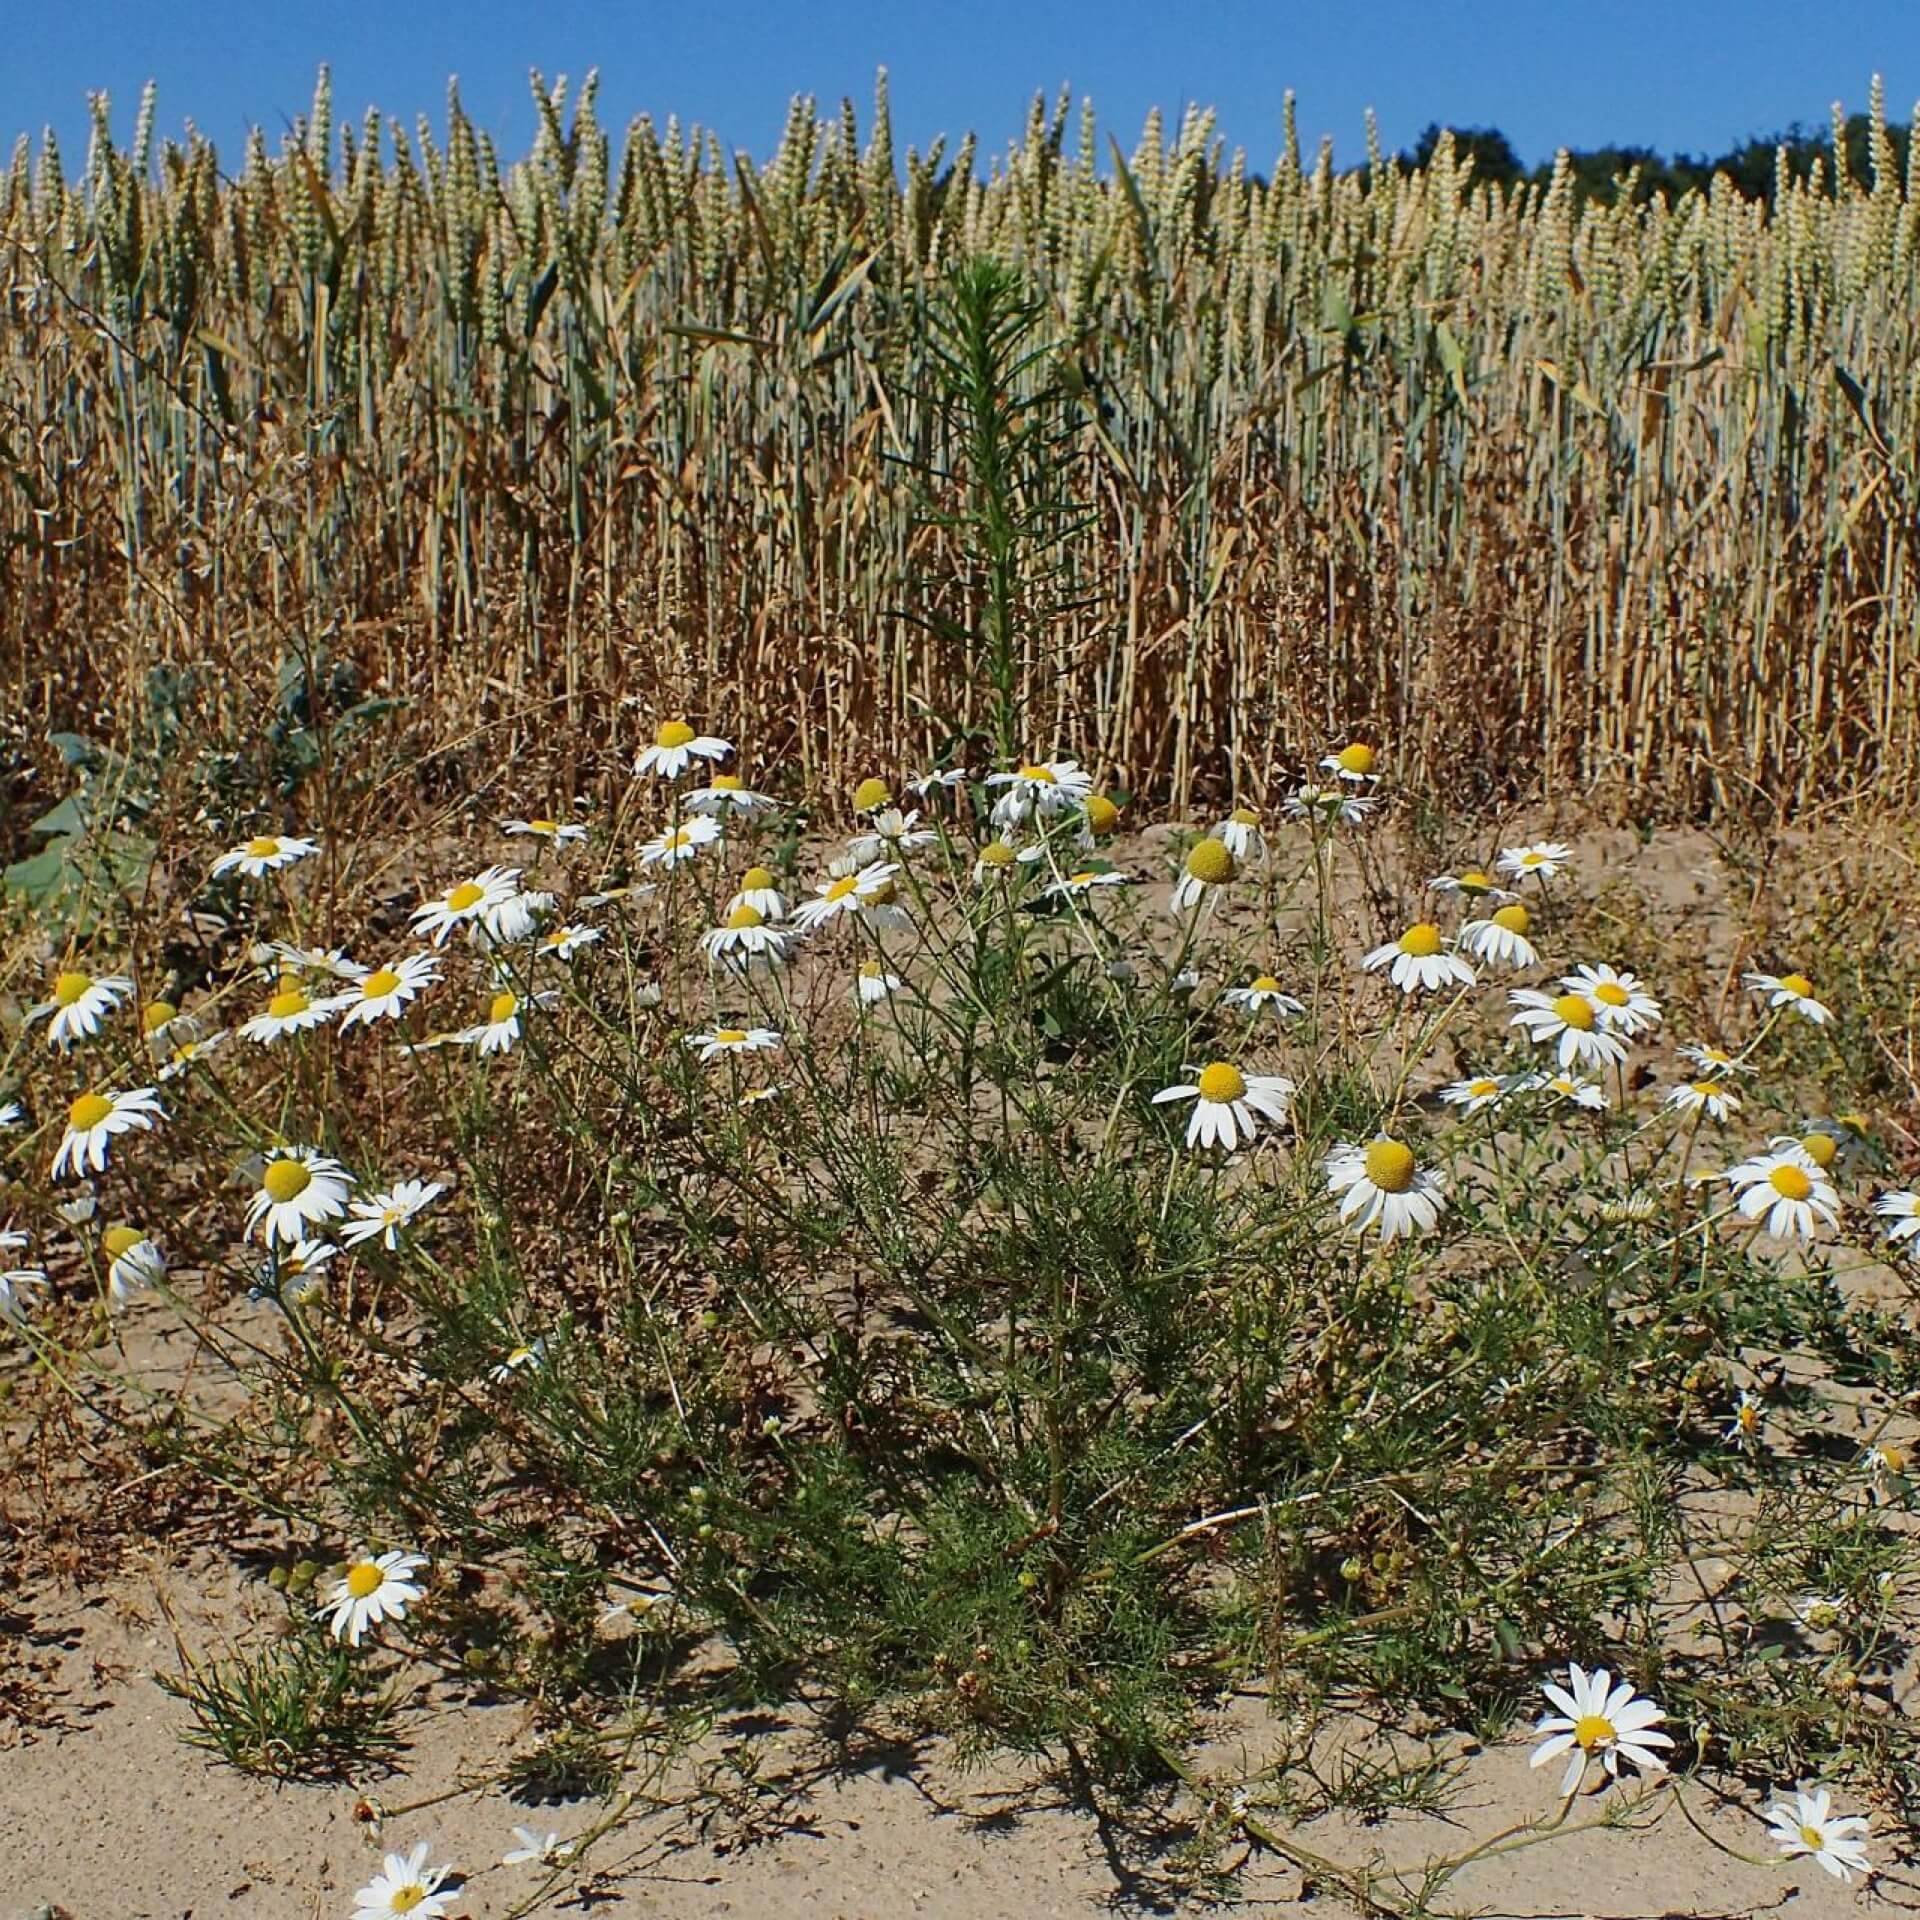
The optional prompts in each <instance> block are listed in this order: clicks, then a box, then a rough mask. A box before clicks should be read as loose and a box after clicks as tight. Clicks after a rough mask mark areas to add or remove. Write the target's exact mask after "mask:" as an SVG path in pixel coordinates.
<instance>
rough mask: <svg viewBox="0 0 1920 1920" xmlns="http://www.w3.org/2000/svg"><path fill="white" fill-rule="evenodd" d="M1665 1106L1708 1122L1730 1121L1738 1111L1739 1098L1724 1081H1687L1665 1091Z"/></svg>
mask: <svg viewBox="0 0 1920 1920" xmlns="http://www.w3.org/2000/svg"><path fill="white" fill-rule="evenodd" d="M1666 1104H1667V1105H1668V1106H1670V1107H1674V1108H1676V1109H1678V1111H1680V1112H1681V1113H1686V1114H1696V1113H1698V1114H1704V1115H1705V1116H1706V1117H1707V1118H1708V1119H1709V1120H1730V1119H1731V1118H1732V1117H1733V1116H1734V1115H1735V1114H1736V1113H1738V1112H1739V1111H1740V1096H1739V1095H1738V1094H1737V1093H1735V1092H1734V1090H1733V1089H1732V1088H1731V1087H1730V1086H1728V1085H1727V1083H1726V1082H1725V1081H1724V1080H1689V1081H1687V1082H1686V1083H1685V1084H1684V1085H1682V1086H1678V1087H1669V1088H1668V1089H1667V1100H1666Z"/></svg>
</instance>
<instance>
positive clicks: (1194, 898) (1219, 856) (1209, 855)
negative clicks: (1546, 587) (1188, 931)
mask: <svg viewBox="0 0 1920 1920" xmlns="http://www.w3.org/2000/svg"><path fill="white" fill-rule="evenodd" d="M1239 872H1240V863H1239V862H1238V861H1237V860H1235V859H1234V857H1233V855H1232V854H1231V853H1230V852H1229V851H1228V850H1227V845H1226V842H1225V841H1224V840H1216V839H1213V838H1212V837H1211V836H1209V837H1208V838H1207V839H1205V840H1196V841H1195V842H1194V843H1193V846H1192V847H1191V848H1190V849H1189V850H1188V853H1187V857H1186V860H1185V862H1184V864H1183V865H1182V867H1181V871H1180V879H1179V883H1178V884H1177V885H1176V886H1175V887H1174V890H1173V898H1172V899H1171V900H1169V901H1168V902H1167V906H1168V909H1169V911H1171V912H1173V913H1186V912H1189V911H1190V910H1192V909H1193V908H1196V907H1199V906H1202V905H1204V904H1205V903H1206V902H1207V901H1208V900H1209V899H1210V898H1211V896H1212V895H1213V894H1214V893H1215V892H1216V891H1217V890H1218V889H1219V888H1221V887H1225V886H1230V885H1231V884H1232V883H1233V881H1234V880H1235V879H1236V878H1238V876H1239Z"/></svg>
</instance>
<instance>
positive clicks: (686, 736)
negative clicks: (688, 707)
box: [653, 720, 696, 747]
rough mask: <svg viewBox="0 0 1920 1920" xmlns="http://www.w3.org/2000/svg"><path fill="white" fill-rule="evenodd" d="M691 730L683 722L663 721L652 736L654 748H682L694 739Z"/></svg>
mask: <svg viewBox="0 0 1920 1920" xmlns="http://www.w3.org/2000/svg"><path fill="white" fill-rule="evenodd" d="M695 737H696V736H695V734H694V731H693V729H692V728H691V727H690V726H688V725H687V723H686V722H685V721H684V720H663V721H661V723H660V728H659V731H658V732H657V733H655V735H654V736H653V744H654V745H655V746H656V747H684V746H687V745H688V744H690V743H691V742H692V741H693V739H694V738H695Z"/></svg>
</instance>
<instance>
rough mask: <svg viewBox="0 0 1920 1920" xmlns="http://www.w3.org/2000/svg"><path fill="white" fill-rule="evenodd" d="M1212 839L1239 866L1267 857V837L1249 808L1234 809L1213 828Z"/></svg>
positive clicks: (1257, 818)
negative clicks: (1224, 849)
mask: <svg viewBox="0 0 1920 1920" xmlns="http://www.w3.org/2000/svg"><path fill="white" fill-rule="evenodd" d="M1213 837H1214V838H1215V839H1216V840H1218V841H1219V842H1220V844H1221V845H1222V846H1223V847H1225V848H1226V850H1227V851H1228V852H1229V853H1230V854H1232V855H1233V857H1234V860H1235V862H1236V863H1237V864H1238V865H1240V866H1243V867H1244V866H1251V865H1252V864H1253V863H1254V862H1255V861H1259V860H1264V859H1265V858H1266V857H1267V836H1266V834H1265V833H1264V832H1263V831H1262V829H1261V826H1260V816H1259V814H1257V813H1256V812H1255V811H1254V810H1253V809H1252V808H1251V807H1235V808H1234V810H1233V811H1232V812H1231V813H1230V814H1228V815H1227V817H1226V818H1225V819H1224V820H1222V821H1221V822H1220V824H1219V825H1218V826H1217V827H1215V828H1214V830H1213Z"/></svg>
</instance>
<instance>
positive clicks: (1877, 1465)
mask: <svg viewBox="0 0 1920 1920" xmlns="http://www.w3.org/2000/svg"><path fill="white" fill-rule="evenodd" d="M1860 1464H1861V1466H1863V1467H1864V1468H1865V1469H1866V1472H1867V1478H1868V1479H1869V1480H1871V1481H1872V1482H1873V1490H1874V1492H1875V1493H1877V1494H1878V1495H1879V1496H1880V1498H1881V1499H1883V1500H1904V1499H1905V1498H1906V1496H1907V1488H1908V1478H1907V1476H1908V1475H1909V1473H1910V1472H1911V1471H1912V1469H1913V1456H1912V1455H1911V1454H1910V1453H1909V1452H1908V1451H1907V1449H1906V1448H1905V1447H1902V1446H1896V1445H1895V1444H1894V1442H1893V1441H1891V1440H1876V1441H1874V1442H1873V1443H1872V1444H1871V1445H1869V1446H1868V1447H1866V1448H1865V1449H1864V1450H1863V1451H1862V1452H1861V1455H1860Z"/></svg>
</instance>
